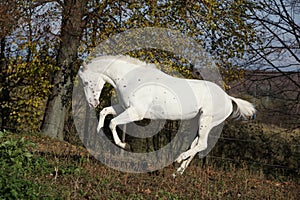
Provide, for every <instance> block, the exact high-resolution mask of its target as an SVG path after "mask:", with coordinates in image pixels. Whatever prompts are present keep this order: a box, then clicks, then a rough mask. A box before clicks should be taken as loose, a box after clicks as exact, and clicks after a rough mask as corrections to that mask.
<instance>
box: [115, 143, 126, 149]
mask: <svg viewBox="0 0 300 200" xmlns="http://www.w3.org/2000/svg"><path fill="white" fill-rule="evenodd" d="M117 145H118V146H119V147H121V148H122V149H125V148H126V143H125V142H119V143H118V144H117Z"/></svg>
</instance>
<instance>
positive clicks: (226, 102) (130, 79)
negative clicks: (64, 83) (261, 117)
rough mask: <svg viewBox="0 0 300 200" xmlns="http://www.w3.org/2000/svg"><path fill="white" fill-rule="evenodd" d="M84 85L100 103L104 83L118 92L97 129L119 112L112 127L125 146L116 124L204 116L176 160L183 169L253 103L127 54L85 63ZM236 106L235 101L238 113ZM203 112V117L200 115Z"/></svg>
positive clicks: (252, 110)
mask: <svg viewBox="0 0 300 200" xmlns="http://www.w3.org/2000/svg"><path fill="white" fill-rule="evenodd" d="M78 74H79V76H80V78H81V79H82V82H83V84H84V92H85V96H86V99H87V101H88V103H89V105H90V106H91V107H94V108H95V107H97V105H98V104H99V97H100V94H101V90H102V88H103V86H104V84H105V83H109V84H111V85H112V86H113V87H114V88H115V89H116V92H117V96H118V100H119V104H117V105H113V106H110V107H106V108H104V109H103V110H101V112H100V116H99V123H98V127H97V131H98V132H99V131H100V130H101V128H102V127H103V126H104V119H105V117H106V116H107V115H108V114H112V115H114V118H113V119H112V120H111V122H110V125H109V127H110V129H111V131H112V134H113V139H114V142H115V143H116V145H118V146H120V147H122V148H125V145H126V144H125V143H123V142H122V141H121V140H120V138H119V137H118V135H117V131H116V126H117V125H121V124H126V123H129V122H133V121H138V120H142V119H143V118H148V119H169V120H187V119H192V118H194V117H196V116H199V124H198V126H199V129H198V134H197V136H196V138H195V139H194V141H193V142H192V144H191V146H190V149H189V150H187V151H186V152H184V153H182V154H180V155H179V157H178V158H177V159H176V161H177V162H179V163H181V162H182V164H181V166H180V167H179V168H178V170H177V172H178V173H181V174H182V173H183V171H184V170H185V169H186V168H187V166H188V165H189V163H190V162H191V160H192V159H193V157H194V156H195V155H196V154H197V153H198V152H200V151H203V150H205V149H206V148H207V140H208V134H209V132H210V130H211V129H212V128H213V127H215V126H217V125H219V124H220V123H222V122H223V121H224V120H225V119H226V118H227V117H229V116H230V115H231V114H232V115H233V116H234V117H243V118H245V119H248V118H249V117H252V116H253V115H254V113H255V108H254V106H253V105H252V104H251V103H249V102H247V101H245V100H242V99H238V98H234V97H231V96H229V95H227V94H226V93H225V92H224V91H223V90H222V89H221V88H220V87H219V86H218V85H216V84H214V83H212V82H209V81H204V80H194V79H182V78H175V77H172V76H169V75H167V74H165V73H163V72H162V71H160V70H159V69H157V68H156V66H155V65H154V64H147V63H145V62H142V61H140V60H138V59H133V58H131V57H128V56H101V57H97V58H94V59H93V60H91V61H90V62H89V63H88V64H85V63H84V64H83V66H81V67H80V69H79V72H78ZM233 104H235V105H236V109H235V111H234V109H233V108H234V107H233ZM198 114H199V115H198Z"/></svg>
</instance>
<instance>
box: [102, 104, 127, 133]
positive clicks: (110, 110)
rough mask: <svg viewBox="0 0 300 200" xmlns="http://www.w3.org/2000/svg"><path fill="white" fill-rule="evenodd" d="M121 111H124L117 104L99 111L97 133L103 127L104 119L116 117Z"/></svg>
mask: <svg viewBox="0 0 300 200" xmlns="http://www.w3.org/2000/svg"><path fill="white" fill-rule="evenodd" d="M122 110H124V109H123V108H122V106H121V105H119V104H116V105H113V106H109V107H105V108H103V109H102V110H101V112H100V114H99V122H98V126H97V133H99V132H100V131H101V128H102V127H103V126H104V120H105V117H106V116H107V115H114V116H116V115H118V114H119V113H121V112H122Z"/></svg>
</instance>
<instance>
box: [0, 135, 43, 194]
mask: <svg viewBox="0 0 300 200" xmlns="http://www.w3.org/2000/svg"><path fill="white" fill-rule="evenodd" d="M34 146H35V144H34V143H31V142H28V141H25V140H24V138H20V139H17V138H12V137H10V136H9V133H8V132H6V131H4V132H0V155H1V157H0V199H36V198H37V196H38V191H39V186H38V185H37V184H35V183H33V182H32V181H30V178H31V177H32V176H33V174H34V170H35V168H36V167H37V166H40V165H41V162H44V161H43V160H42V159H40V158H35V157H34V156H33V154H32V153H31V152H30V151H29V148H33V147H34Z"/></svg>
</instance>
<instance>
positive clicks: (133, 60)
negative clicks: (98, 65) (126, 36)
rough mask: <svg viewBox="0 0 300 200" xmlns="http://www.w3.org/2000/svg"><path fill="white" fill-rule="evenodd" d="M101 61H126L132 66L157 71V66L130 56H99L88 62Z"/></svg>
mask: <svg viewBox="0 0 300 200" xmlns="http://www.w3.org/2000/svg"><path fill="white" fill-rule="evenodd" d="M99 60H111V61H113V60H119V61H124V62H127V63H131V64H136V65H139V66H140V67H150V68H155V69H156V66H155V64H153V63H146V62H144V61H141V60H139V59H137V58H133V57H130V56H124V55H118V56H99V57H96V58H93V59H92V60H90V61H89V62H88V64H90V63H93V62H96V61H99Z"/></svg>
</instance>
